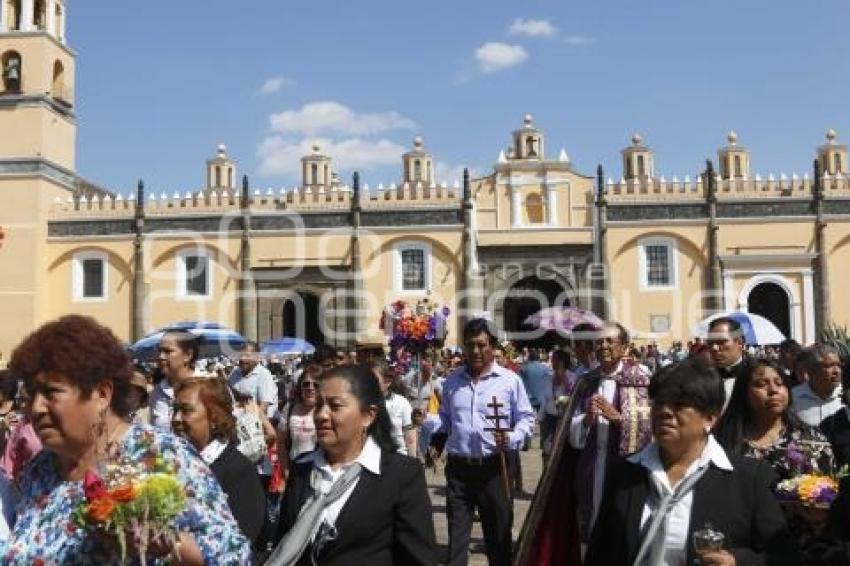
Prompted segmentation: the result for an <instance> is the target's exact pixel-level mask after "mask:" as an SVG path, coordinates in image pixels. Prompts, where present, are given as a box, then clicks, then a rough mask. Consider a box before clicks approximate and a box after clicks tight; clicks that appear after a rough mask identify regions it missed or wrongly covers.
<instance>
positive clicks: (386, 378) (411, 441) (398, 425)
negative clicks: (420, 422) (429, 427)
mask: <svg viewBox="0 0 850 566" xmlns="http://www.w3.org/2000/svg"><path fill="white" fill-rule="evenodd" d="M369 369H370V370H371V371H372V375H374V376H375V378H376V379H377V380H378V385H380V387H381V392H382V393H383V394H384V402H385V403H386V406H387V412H388V413H389V415H390V421H391V422H392V425H393V427H392V434H393V438H394V439H395V441H396V442H397V443H398V445H399V448H398V453H399V454H404V455H406V456H413V457H414V458H415V457H416V429H415V428H414V427H413V407H411V405H410V401H408V400H407V395H406V391H405V390H404V385H402V383H401V382H400V381H399V380H398V378H396V376H395V373H394V372H393V370H392V368H390V366H389V364H388V363H387V362H385V361H383V360H373V361H371V362H370V363H369Z"/></svg>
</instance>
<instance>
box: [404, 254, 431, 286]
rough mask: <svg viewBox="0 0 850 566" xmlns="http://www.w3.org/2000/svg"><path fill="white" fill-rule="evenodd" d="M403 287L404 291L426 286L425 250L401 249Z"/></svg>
mask: <svg viewBox="0 0 850 566" xmlns="http://www.w3.org/2000/svg"><path fill="white" fill-rule="evenodd" d="M401 288H402V290H404V291H417V290H421V289H424V288H425V250H423V249H416V248H411V249H407V250H402V251H401Z"/></svg>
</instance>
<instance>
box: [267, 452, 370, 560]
mask: <svg viewBox="0 0 850 566" xmlns="http://www.w3.org/2000/svg"><path fill="white" fill-rule="evenodd" d="M361 468H362V467H361V465H360V464H359V463H358V462H354V463H353V464H352V465H351V467H349V468H348V469H347V470H345V472H344V473H343V474H342V476H340V478H339V479H337V480H336V481H335V482H334V484H333V485H332V486H331V488H330V490H328V492H327V493H322V492H321V491H320V490H319V485H320V484H321V475H320V474H321V473H320V472H319V470H318V469H317V468H313V471H312V472H311V474H310V487H312V488H313V496H312V497H311V498H310V499H308V500H307V502H306V503H305V504H304V506H303V507H302V508H301V511H300V512H299V513H298V518H297V519H296V520H295V524H294V525H293V526H292V528H291V529H290V530H289V532H288V533H286V536H285V537H283V540H281V541H280V543H279V544H278V545H277V547H275V549H274V552H272V555H271V556H269V559H268V560H267V561H266V566H292V565H294V564H296V563H297V562H298V559H299V558H301V555H302V554H304V550H305V549H306V548H307V545H308V544H309V543H310V539H312V538H313V536H315V534H316V531H317V530H318V529H319V526H320V524H319V517H321V515H322V511H324V509H325V508H326V507H327V506H329V505H332V504H333V503H334V501H336V500H337V499H339V498H340V497H342V496H343V495H344V494H345V492H346V491H348V489H349V488H350V487H351V486H352V485H354V482H356V481H357V478H359V477H360V470H361Z"/></svg>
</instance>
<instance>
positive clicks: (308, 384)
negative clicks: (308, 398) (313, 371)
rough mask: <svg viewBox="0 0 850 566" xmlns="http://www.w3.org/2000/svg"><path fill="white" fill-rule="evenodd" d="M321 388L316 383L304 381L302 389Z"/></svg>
mask: <svg viewBox="0 0 850 566" xmlns="http://www.w3.org/2000/svg"><path fill="white" fill-rule="evenodd" d="M318 386H319V384H318V383H316V382H315V381H302V382H301V389H316V388H317V387H318Z"/></svg>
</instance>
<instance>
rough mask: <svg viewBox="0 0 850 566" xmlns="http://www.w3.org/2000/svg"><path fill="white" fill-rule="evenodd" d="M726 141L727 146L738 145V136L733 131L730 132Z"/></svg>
mask: <svg viewBox="0 0 850 566" xmlns="http://www.w3.org/2000/svg"><path fill="white" fill-rule="evenodd" d="M726 139H727V140H728V141H729V145H738V134H736V133H735V130H730V131H729V134H727V136H726Z"/></svg>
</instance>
